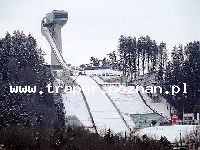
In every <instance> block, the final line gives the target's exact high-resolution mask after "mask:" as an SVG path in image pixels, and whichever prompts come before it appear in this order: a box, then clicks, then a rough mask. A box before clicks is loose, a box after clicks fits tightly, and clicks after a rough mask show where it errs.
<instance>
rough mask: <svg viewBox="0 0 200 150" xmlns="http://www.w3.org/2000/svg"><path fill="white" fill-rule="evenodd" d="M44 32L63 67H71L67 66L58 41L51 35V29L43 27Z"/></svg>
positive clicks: (67, 68)
mask: <svg viewBox="0 0 200 150" xmlns="http://www.w3.org/2000/svg"><path fill="white" fill-rule="evenodd" d="M42 29H43V31H44V33H45V37H46V39H47V41H48V42H49V44H50V46H51V48H52V50H53V52H54V54H55V56H56V58H57V60H58V62H59V63H60V65H61V66H62V67H64V68H65V69H66V70H69V67H68V66H67V64H66V62H65V60H64V59H63V57H62V54H61V53H60V49H59V47H58V46H57V43H56V42H55V40H54V39H53V38H52V37H51V34H50V31H49V29H48V28H47V27H42Z"/></svg>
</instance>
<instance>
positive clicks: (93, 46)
mask: <svg viewBox="0 0 200 150" xmlns="http://www.w3.org/2000/svg"><path fill="white" fill-rule="evenodd" d="M52 10H66V11H67V12H68V16H69V18H68V22H67V24H66V25H65V26H64V27H63V28H62V41H63V57H64V59H65V61H66V62H67V63H71V64H72V65H79V64H82V63H86V62H89V59H90V57H91V56H95V57H98V58H103V57H104V56H106V54H108V53H109V52H112V51H113V50H116V49H117V45H118V38H119V36H120V35H127V36H133V37H134V36H136V37H139V36H141V35H144V36H146V35H149V36H150V37H151V38H152V39H155V40H156V41H157V42H161V41H164V42H166V43H167V48H168V49H172V47H173V46H174V45H177V44H179V43H183V44H185V43H187V42H189V41H193V40H200V1H199V0H0V19H1V20H0V38H3V37H4V36H5V33H6V32H7V31H9V32H11V33H12V32H13V31H14V30H23V31H24V32H25V33H26V34H28V33H31V34H32V35H33V36H34V37H35V38H36V39H37V42H38V46H39V47H42V49H43V50H44V51H45V52H46V56H45V59H46V61H47V62H48V63H49V62H50V46H49V44H48V42H47V41H46V39H45V37H43V36H42V35H41V29H40V27H41V26H40V25H41V24H40V23H41V19H42V18H43V17H45V15H46V14H47V13H49V12H51V11H52Z"/></svg>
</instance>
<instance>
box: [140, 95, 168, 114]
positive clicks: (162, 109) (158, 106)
mask: <svg viewBox="0 0 200 150" xmlns="http://www.w3.org/2000/svg"><path fill="white" fill-rule="evenodd" d="M141 94H142V96H143V98H144V99H145V101H146V103H147V104H148V105H149V106H150V107H151V108H152V109H153V110H155V111H157V112H158V113H159V114H161V115H163V116H167V117H170V109H169V104H168V103H167V102H166V100H164V99H162V101H161V102H160V103H152V99H151V98H150V97H149V96H148V95H147V94H146V93H141Z"/></svg>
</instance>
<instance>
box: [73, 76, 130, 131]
mask: <svg viewBox="0 0 200 150" xmlns="http://www.w3.org/2000/svg"><path fill="white" fill-rule="evenodd" d="M76 82H77V83H78V84H79V85H80V86H81V88H82V89H84V87H88V88H89V89H90V91H89V92H86V91H85V92H84V90H83V92H84V94H85V97H86V100H87V102H88V105H89V107H90V110H91V113H92V116H93V119H94V122H95V125H96V126H97V129H98V131H100V130H104V129H108V128H111V130H113V131H114V132H115V133H118V132H124V131H125V130H128V129H127V127H126V125H125V123H124V122H123V120H122V118H121V117H120V115H119V114H118V112H117V110H116V109H115V107H114V106H113V104H112V103H111V102H110V100H109V98H108V97H107V96H106V95H105V93H104V91H102V90H101V89H100V88H99V86H98V85H97V84H96V82H95V81H94V80H93V79H92V78H91V77H89V76H79V77H78V78H77V80H76ZM92 88H93V89H94V90H93V91H92Z"/></svg>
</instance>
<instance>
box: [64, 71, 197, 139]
mask: <svg viewBox="0 0 200 150" xmlns="http://www.w3.org/2000/svg"><path fill="white" fill-rule="evenodd" d="M102 73H113V74H114V73H116V74H120V72H118V71H116V72H113V71H112V70H109V69H106V70H89V71H86V74H87V75H86V76H79V77H78V78H77V80H76V82H77V83H78V84H79V85H80V86H81V87H82V88H83V87H84V86H87V87H89V88H90V92H84V94H85V97H86V100H87V102H88V105H89V107H90V110H91V113H92V116H93V119H94V122H95V125H96V126H97V129H98V132H100V131H105V130H106V129H108V128H111V129H112V130H113V131H114V132H115V133H117V132H124V131H125V130H127V127H126V125H125V123H124V122H123V120H122V118H121V117H120V115H119V113H118V112H117V110H116V108H115V107H114V106H113V104H112V103H111V101H110V99H109V98H108V97H107V96H106V95H105V93H104V92H107V93H108V96H109V97H110V98H111V100H112V101H113V102H114V104H115V105H116V106H117V109H119V111H120V113H121V114H122V116H123V117H124V119H125V121H126V123H127V124H128V125H129V126H131V127H134V123H133V122H132V120H131V118H130V117H129V115H130V114H144V113H152V111H151V110H150V109H149V108H148V107H147V106H146V105H145V104H144V103H143V101H142V99H141V98H140V96H139V95H138V94H137V93H136V92H134V93H128V90H130V88H132V87H125V89H126V92H123V93H120V92H115V93H112V94H109V87H106V86H105V87H103V90H104V91H102V90H101V89H100V88H99V86H98V84H97V83H100V84H101V83H104V81H103V80H101V79H100V78H99V77H98V76H93V79H94V80H95V81H96V82H97V83H96V82H95V81H94V80H93V79H92V78H91V77H89V75H92V74H97V75H98V74H101V75H102ZM73 78H74V79H75V78H76V76H73ZM92 87H96V88H95V89H94V92H93V93H92V92H91V90H92ZM118 88H119V87H118ZM116 89H117V88H116ZM66 97H67V98H66ZM143 97H144V99H145V100H146V101H147V104H148V105H150V107H151V108H152V109H155V110H156V111H157V112H158V113H162V114H163V115H166V116H169V113H170V112H169V110H168V109H167V103H166V101H163V102H162V103H152V100H151V99H150V98H149V97H148V96H147V95H146V94H143ZM63 99H64V104H65V108H66V114H67V115H76V116H77V117H78V119H79V120H80V121H81V122H82V123H83V125H84V126H92V122H91V119H90V116H89V113H88V111H87V108H86V106H85V102H84V100H83V97H82V95H81V93H76V94H75V95H73V94H72V93H68V94H64V95H63ZM194 128H195V126H192V125H172V126H155V127H148V128H145V129H142V130H140V131H138V132H137V133H136V134H139V135H144V134H147V135H149V136H152V137H156V138H157V139H159V138H160V137H161V136H165V137H166V138H167V139H168V140H169V141H171V142H174V141H175V140H176V139H177V140H179V138H180V132H181V134H182V135H183V136H184V135H186V134H189V132H191V131H192V130H194Z"/></svg>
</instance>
